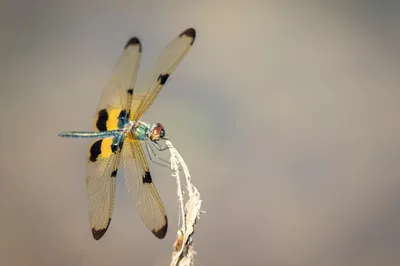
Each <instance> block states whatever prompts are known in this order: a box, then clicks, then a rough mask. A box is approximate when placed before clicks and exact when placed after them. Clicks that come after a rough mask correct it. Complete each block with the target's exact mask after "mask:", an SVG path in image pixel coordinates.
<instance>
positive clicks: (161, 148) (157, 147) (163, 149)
mask: <svg viewBox="0 0 400 266" xmlns="http://www.w3.org/2000/svg"><path fill="white" fill-rule="evenodd" d="M151 143H152V144H153V145H154V147H156V149H157V150H158V151H165V150H166V149H168V146H165V147H161V146H160V144H158V143H157V142H154V141H152V142H151ZM147 145H148V146H149V147H148V149H149V150H151V151H152V152H153V154H154V155H155V157H156V158H157V159H159V160H161V161H163V162H166V163H168V164H169V165H171V162H170V161H169V160H166V159H163V158H160V157H158V156H157V154H156V152H155V151H154V150H153V148H151V146H150V145H149V144H148V143H147V142H146V146H147ZM178 170H179V172H180V171H182V170H183V169H182V167H181V166H180V165H179V166H178Z"/></svg>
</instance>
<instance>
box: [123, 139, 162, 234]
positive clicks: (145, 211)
mask: <svg viewBox="0 0 400 266" xmlns="http://www.w3.org/2000/svg"><path fill="white" fill-rule="evenodd" d="M122 154H123V162H124V174H125V184H126V187H127V188H128V192H129V195H130V197H131V199H132V201H133V203H134V204H135V205H136V209H137V211H138V212H139V214H140V217H141V218H142V220H143V222H144V223H145V224H146V226H147V227H148V228H149V229H150V230H151V232H152V233H153V234H154V235H155V236H156V237H158V238H160V239H162V238H164V237H165V235H166V234H167V228H168V222H167V215H166V213H165V209H164V205H163V203H162V201H161V199H160V196H159V195H158V192H157V189H156V187H155V186H154V184H153V181H152V179H151V175H150V172H149V166H148V164H147V161H146V157H145V154H144V153H143V148H142V146H141V144H140V142H139V141H138V140H134V139H132V138H129V137H128V138H126V140H125V143H124V146H123V148H122Z"/></svg>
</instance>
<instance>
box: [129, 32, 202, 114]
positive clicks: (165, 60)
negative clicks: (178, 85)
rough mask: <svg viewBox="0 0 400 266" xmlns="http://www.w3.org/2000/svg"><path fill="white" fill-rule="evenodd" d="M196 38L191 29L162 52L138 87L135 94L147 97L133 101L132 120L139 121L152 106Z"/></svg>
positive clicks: (180, 35)
mask: <svg viewBox="0 0 400 266" xmlns="http://www.w3.org/2000/svg"><path fill="white" fill-rule="evenodd" d="M195 37H196V31H195V30H194V29H193V28H189V29H187V30H185V31H184V32H182V33H181V34H179V36H178V37H176V38H175V40H173V41H172V42H171V43H170V44H168V46H167V47H166V48H165V49H164V50H163V51H162V53H161V55H160V57H159V58H158V59H157V60H156V62H154V63H153V65H152V67H151V68H150V69H149V71H148V72H146V73H147V75H146V76H145V78H144V80H143V82H141V85H140V87H137V89H136V90H135V93H138V94H139V95H145V97H144V99H143V100H142V101H133V102H132V105H131V120H132V121H134V120H139V119H140V118H141V117H142V115H143V114H144V113H145V112H146V110H147V109H148V108H149V107H150V106H151V104H152V103H153V101H154V100H155V98H156V97H157V95H158V93H159V92H160V90H161V89H162V87H163V85H164V84H165V82H166V81H167V79H168V78H169V76H170V75H171V73H172V71H174V69H175V68H176V66H177V65H178V64H179V63H180V62H181V60H182V59H183V58H184V56H185V55H186V54H187V52H188V51H189V50H190V47H191V46H192V45H193V43H194V40H195Z"/></svg>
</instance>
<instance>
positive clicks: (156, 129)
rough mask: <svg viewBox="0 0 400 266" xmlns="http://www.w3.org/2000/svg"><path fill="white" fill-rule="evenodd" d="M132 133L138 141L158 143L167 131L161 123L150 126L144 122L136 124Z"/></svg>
mask: <svg viewBox="0 0 400 266" xmlns="http://www.w3.org/2000/svg"><path fill="white" fill-rule="evenodd" d="M131 132H132V134H133V136H134V138H135V139H138V140H147V139H150V140H151V141H158V140H160V139H161V138H164V136H165V129H164V127H163V126H162V125H161V124H160V123H156V124H152V125H150V124H147V123H145V122H142V121H139V122H134V123H133V127H132V129H131Z"/></svg>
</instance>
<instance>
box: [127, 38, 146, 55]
mask: <svg viewBox="0 0 400 266" xmlns="http://www.w3.org/2000/svg"><path fill="white" fill-rule="evenodd" d="M135 45H139V52H142V45H141V43H140V41H139V39H138V38H137V37H132V38H130V39H129V40H128V41H127V42H126V44H125V47H124V49H126V48H128V47H129V46H135Z"/></svg>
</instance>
